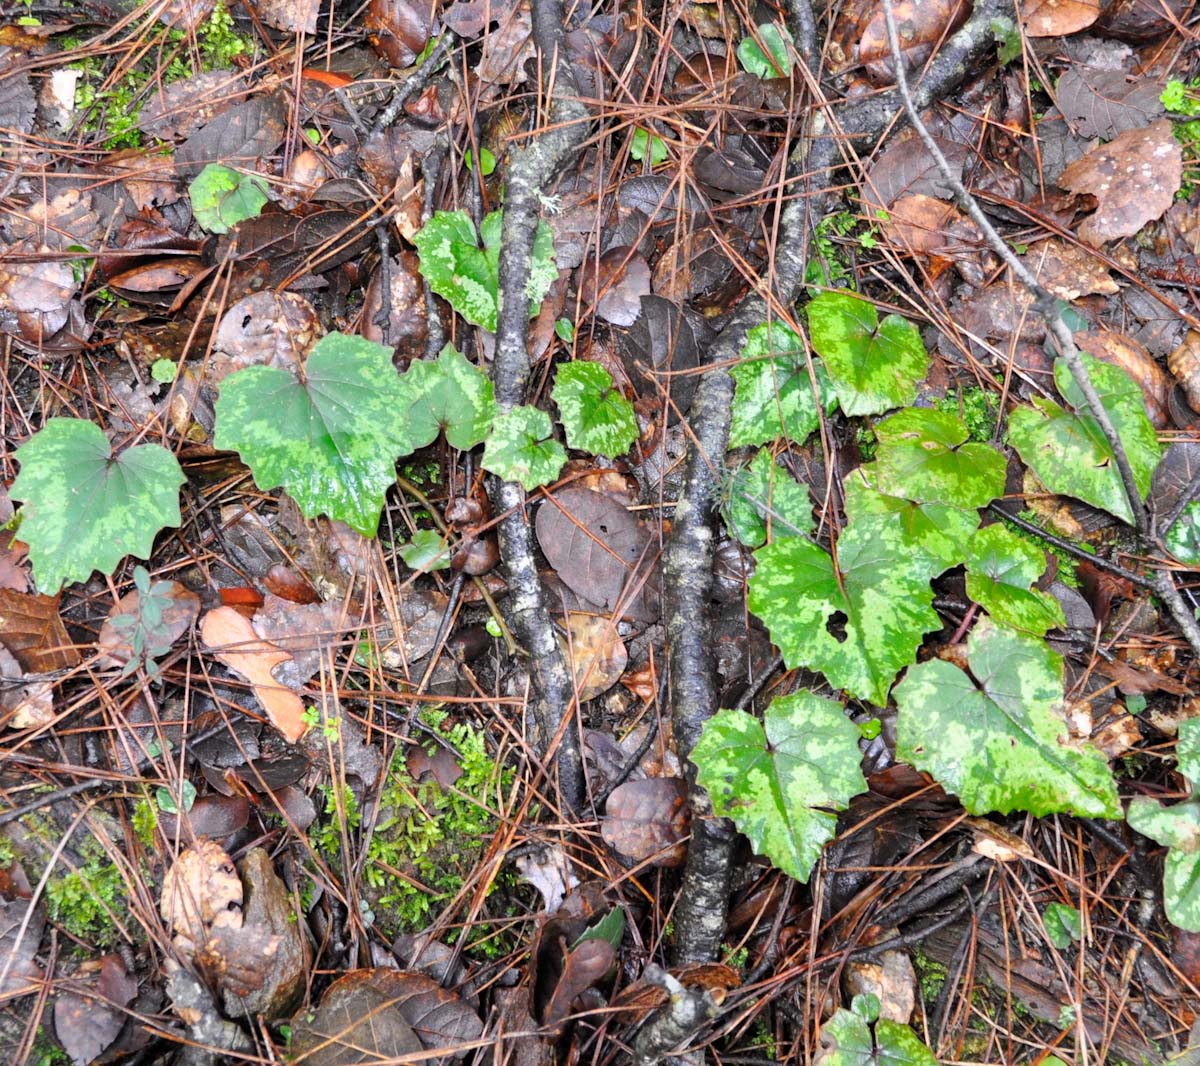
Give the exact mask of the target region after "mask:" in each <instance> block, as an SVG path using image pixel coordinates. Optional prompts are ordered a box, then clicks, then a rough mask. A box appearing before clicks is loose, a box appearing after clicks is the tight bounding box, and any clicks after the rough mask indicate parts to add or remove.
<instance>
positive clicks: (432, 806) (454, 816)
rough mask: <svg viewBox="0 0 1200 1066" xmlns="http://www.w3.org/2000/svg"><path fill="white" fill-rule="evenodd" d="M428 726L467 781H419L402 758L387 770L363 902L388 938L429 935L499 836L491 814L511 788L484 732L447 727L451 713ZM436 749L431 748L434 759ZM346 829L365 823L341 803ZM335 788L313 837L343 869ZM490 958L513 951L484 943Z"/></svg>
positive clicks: (350, 802) (346, 799)
mask: <svg viewBox="0 0 1200 1066" xmlns="http://www.w3.org/2000/svg"><path fill="white" fill-rule="evenodd" d="M422 719H423V720H424V721H425V722H426V724H427V725H428V726H429V727H430V728H431V729H432V730H433V732H434V733H435V734H436V735H437V736H438V737H439V738H440V739H441V740H442V741H444V742H445V743H446V744H447V745H449V747H451V748H452V749H453V750H454V751H455V752H456V754H457V758H458V763H459V765H460V767H461V768H462V775H461V776H460V777H459V778H458V780H457V781H456V782H455V783H454V784H453V786H451V787H449V788H442V787H441V785H439V784H438V783H437V782H436V781H432V780H430V781H422V782H417V781H414V780H413V778H412V777H411V775H410V774H409V773H408V768H407V762H406V758H405V754H404V753H403V752H400V753H398V754H397V755H396V758H395V759H394V760H393V762H392V765H391V768H390V769H389V771H388V777H387V782H386V784H385V786H384V789H383V792H382V794H381V796H380V800H379V809H380V815H379V818H378V821H377V823H376V825H375V830H374V832H373V833H372V835H371V841H370V843H369V844H368V846H367V855H366V860H365V862H364V863H363V892H362V894H363V897H364V899H366V901H367V902H368V904H369V906H370V907H371V910H372V913H373V916H374V920H375V922H376V923H377V924H378V925H379V927H380V928H381V930H383V931H384V932H385V933H386V934H387V935H389V936H395V935H398V934H400V933H408V932H414V931H417V930H420V929H423V928H425V926H427V925H428V924H429V922H430V920H431V919H432V918H433V916H434V915H435V914H436V913H437V912H438V910H440V909H441V907H442V906H444V905H445V904H446V902H448V901H449V900H450V899H452V898H453V897H454V896H455V895H456V894H457V893H458V892H459V890H460V889H461V888H462V887H463V884H464V881H465V879H466V877H467V876H469V875H470V873H471V871H472V870H473V869H474V866H475V864H476V862H477V860H478V858H479V855H480V853H481V852H482V851H483V849H484V847H485V846H486V844H487V842H488V840H489V839H490V838H491V835H492V834H493V833H494V832H495V829H496V820H495V818H494V817H493V815H492V814H491V810H492V809H493V808H494V806H495V801H496V797H497V796H498V795H500V794H502V793H503V791H504V790H506V789H507V788H508V787H509V786H510V785H511V783H512V771H511V770H508V769H505V768H503V767H500V766H497V764H496V762H495V759H494V758H493V757H492V755H491V754H490V753H489V752H488V750H487V746H486V744H485V742H484V736H483V734H482V733H481V732H479V731H477V730H474V729H472V728H471V727H470V726H467V725H453V726H447V725H446V714H445V713H444V712H441V711H426V712H424V713H423V714H422ZM436 745H437V742H436V741H434V740H432V739H431V740H430V741H428V742H427V750H428V751H429V753H430V754H433V753H434V749H435V747H436ZM342 806H343V810H344V812H345V821H346V830H347V832H351V831H353V830H355V829H357V828H358V827H359V825H360V824H361V821H362V815H361V812H360V811H359V809H358V803H357V801H356V800H355V799H354V796H353V794H352V793H351V792H350V791H349V789H347V790H346V792H345V793H344V794H343V796H342ZM336 812H337V803H336V801H335V795H334V792H333V789H332V788H330V789H327V790H326V802H325V813H326V818H325V819H324V820H323V822H322V824H321V825H319V826H316V827H314V828H313V829H312V830H311V831H310V834H309V839H310V842H311V843H312V845H313V848H314V850H316V851H317V852H318V853H319V854H321V855H322V856H323V857H324V858H325V859H326V861H329V862H331V863H332V864H333V865H334V866H335V867H336V866H338V857H339V856H340V854H341V850H342V848H341V840H342V834H341V828H340V826H339V825H338V822H337V817H336ZM481 947H482V950H483V951H484V953H485V954H493V953H500V952H501V951H503V950H506V948H505V947H504V946H503V945H502V944H500V943H499V942H498V941H493V940H487V941H485V942H484V943H483V944H481Z"/></svg>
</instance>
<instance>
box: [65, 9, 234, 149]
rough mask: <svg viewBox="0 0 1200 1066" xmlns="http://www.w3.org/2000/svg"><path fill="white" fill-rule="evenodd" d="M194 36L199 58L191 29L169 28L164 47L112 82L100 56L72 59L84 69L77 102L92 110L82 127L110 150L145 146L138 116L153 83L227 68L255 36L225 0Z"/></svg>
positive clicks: (72, 42)
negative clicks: (188, 31)
mask: <svg viewBox="0 0 1200 1066" xmlns="http://www.w3.org/2000/svg"><path fill="white" fill-rule="evenodd" d="M195 39H196V53H197V56H196V57H197V59H198V64H194V63H193V60H192V57H191V54H190V45H189V42H188V36H187V34H186V33H184V32H183V31H182V30H168V31H167V32H166V34H165V39H164V41H163V44H162V47H161V50H160V49H158V48H151V49H150V50H149V51H148V52H147V54H146V57H145V58H144V59H143V60H142V61H141V62H140V63H139V64H138V65H137V66H136V67H134V68H133V69H132V70H130V71H128V72H127V73H126V74H125V75H124V76H123V77H122V78H121V79H120V81H118V82H116V83H114V84H111V85H106V84H105V75H106V72H105V63H104V60H103V59H102V58H101V57H99V56H87V57H85V58H83V59H79V60H76V61H75V62H73V63H71V64H70V69H71V70H78V71H80V72H81V73H82V74H83V77H81V78H80V79H79V81H78V83H77V84H76V86H75V108H76V110H77V111H81V112H88V114H87V115H86V117H85V118H84V120H83V124H82V129H83V131H84V132H85V133H98V134H101V135H102V136H103V137H104V147H105V148H106V149H107V150H109V151H115V150H117V149H120V148H140V147H141V146H142V133H141V131H140V130H139V129H138V119H139V116H140V114H141V108H142V103H143V102H144V100H145V96H146V93H147V90H148V89H149V88H150V87H151V85H157V84H158V83H159V80H160V78H161V82H162V84H163V85H171V84H173V83H174V82H177V81H182V80H184V79H185V78H191V77H194V76H195V75H196V74H199V73H202V72H206V71H211V70H227V69H228V68H229V66H230V63H231V62H232V61H233V59H234V58H235V57H236V56H240V55H246V54H248V53H250V52H251V51H253V47H254V42H253V41H252V40H251V38H249V37H246V36H244V35H242V34H240V33H238V31H237V25H236V23H235V22H234V20H233V16H232V15H231V14H230V13H229V10H228V8H226V7H225V5H224V3H222V0H217V3H216V6H214V7H213V10H212V13H211V14H210V15H209V16H208V18H207V19H205V20H204V21H203V22H202V23H201V24H200V25H199V26H197V27H196V35H195ZM85 44H86V42H84V41H83V40H81V39H80V38H78V37H68V38H63V40H62V45H63V48H64V50H71V49H74V48H78V47H82V46H83V45H85ZM160 55H161V56H162V57H163V58H164V59H165V60H166V63H165V66H163V68H162V71H161V75H160V74H159V72H158V70H157V64H158V60H159V57H160Z"/></svg>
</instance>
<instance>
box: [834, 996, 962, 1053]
mask: <svg viewBox="0 0 1200 1066" xmlns="http://www.w3.org/2000/svg"><path fill="white" fill-rule="evenodd" d="M851 1008H852V1009H851V1010H846V1009H845V1008H843V1009H841V1010H839V1011H836V1012H834V1015H833V1017H832V1018H830V1019H829V1021H827V1022H826V1023H825V1024H824V1025H823V1026H822V1027H821V1053H820V1054H819V1055H818V1056H817V1058H816V1060H815V1066H938V1060H937V1059H936V1058H935V1057H934V1054H933V1052H932V1051H930V1050H929V1048H928V1047H926V1046H925V1045H924V1044H923V1043H921V1039H920V1038H919V1037H918V1036H917V1034H916V1033H914V1032H913V1031H912V1030H911V1029H910V1028H909V1027H908V1026H907V1025H901V1024H900V1023H899V1022H894V1021H891V1020H890V1019H888V1018H880V1017H879V998H878V997H877V996H875V995H859V996H855V997H854V1001H853V1002H852V1003H851ZM871 1023H874V1032H872V1025H871Z"/></svg>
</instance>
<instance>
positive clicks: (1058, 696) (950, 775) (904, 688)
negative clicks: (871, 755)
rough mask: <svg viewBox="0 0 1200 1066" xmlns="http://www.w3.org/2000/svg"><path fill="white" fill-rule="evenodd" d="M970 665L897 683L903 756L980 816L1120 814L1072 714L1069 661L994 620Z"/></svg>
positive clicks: (981, 629) (981, 632) (979, 629)
mask: <svg viewBox="0 0 1200 1066" xmlns="http://www.w3.org/2000/svg"><path fill="white" fill-rule="evenodd" d="M967 661H968V663H969V664H970V667H971V673H970V674H967V673H964V672H963V671H962V670H960V669H959V668H958V667H957V666H953V665H951V664H950V663H948V662H944V661H942V660H940V659H939V660H931V661H930V662H925V663H921V664H920V665H918V666H913V667H910V668H909V671H908V674H907V676H906V677H905V678H904V680H903V681H901V682H900V684H898V685H897V686H896V691H895V697H896V704H897V705H898V706H899V708H900V714H899V717H898V718H897V722H896V755H897V758H899V759H901V760H903V761H904V762H907V763H909V764H910V765H911V766H914V767H916V768H917V769H918V770H924V771H926V772H927V773H929V774H932V775H933V777H934V778H935V779H936V780H937V781H938V783H939V784H941V785H942V787H943V788H944V789H945V790H946V791H947V792H953V793H954V794H956V795H957V796H958V798H959V800H960V801H961V802H962V805H963V806H964V807H966V809H967V810H968V811H970V812H971V813H972V814H988V813H989V812H991V811H998V812H999V813H1001V814H1008V813H1009V812H1010V811H1015V810H1020V811H1029V812H1030V813H1031V814H1035V815H1041V814H1055V813H1059V812H1066V813H1070V814H1078V815H1081V816H1083V817H1089V818H1115V817H1117V816H1118V815H1119V813H1120V810H1121V805H1120V802H1119V800H1118V799H1117V789H1116V785H1115V784H1114V783H1113V778H1112V773H1111V772H1110V770H1109V768H1108V762H1107V760H1106V759H1105V758H1104V755H1103V754H1102V753H1101V752H1100V751H1099V750H1098V749H1097V748H1095V747H1093V746H1092V745H1091V744H1089V743H1087V742H1084V741H1080V740H1076V739H1074V738H1073V737H1072V736H1071V735H1070V729H1069V728H1068V726H1067V722H1066V719H1065V718H1064V717H1063V713H1062V704H1063V673H1062V657H1061V656H1059V655H1057V654H1056V653H1055V652H1053V651H1051V650H1050V648H1049V647H1047V645H1046V643H1045V642H1044V641H1042V640H1038V639H1036V638H1033V637H1027V636H1025V635H1023V634H1021V633H1016V632H1014V631H1013V630H1010V629H1005V628H1003V627H1001V626H997V625H995V624H994V623H993V622H991V621H990V620H989V619H986V618H985V619H981V620H980V621H979V622H978V623H977V624H976V626H975V628H974V629H973V630H972V632H971V635H970V637H969V638H968V640H967Z"/></svg>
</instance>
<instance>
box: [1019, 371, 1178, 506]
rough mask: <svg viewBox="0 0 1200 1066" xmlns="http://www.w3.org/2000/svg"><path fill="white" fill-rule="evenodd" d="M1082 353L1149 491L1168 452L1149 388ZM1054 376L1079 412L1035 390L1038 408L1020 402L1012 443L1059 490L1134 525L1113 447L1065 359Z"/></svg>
mask: <svg viewBox="0 0 1200 1066" xmlns="http://www.w3.org/2000/svg"><path fill="white" fill-rule="evenodd" d="M1081 358H1082V359H1083V362H1084V365H1085V366H1086V367H1087V370H1088V373H1089V375H1090V376H1091V379H1092V384H1093V385H1095V386H1096V391H1097V393H1099V395H1100V401H1101V403H1102V404H1103V405H1104V409H1105V411H1107V412H1108V416H1109V418H1110V419H1111V421H1112V423H1113V427H1114V428H1115V429H1116V431H1117V434H1118V436H1119V437H1120V438H1121V443H1122V444H1123V445H1124V447H1125V454H1126V456H1127V457H1128V459H1129V465H1130V467H1131V468H1132V469H1133V475H1134V481H1135V482H1136V483H1137V487H1138V490H1139V491H1140V492H1141V493H1142V495H1143V496H1144V495H1145V494H1146V493H1147V492H1148V491H1149V489H1150V479H1151V477H1152V476H1153V474H1154V468H1155V467H1156V466H1157V465H1158V460H1159V457H1160V454H1161V452H1160V448H1159V445H1158V439H1157V437H1156V436H1155V432H1154V427H1153V426H1152V425H1151V424H1150V420H1149V419H1148V418H1147V417H1146V411H1145V408H1144V407H1143V399H1142V390H1141V388H1140V387H1139V386H1138V385H1137V383H1136V382H1134V381H1133V380H1132V379H1131V378H1130V377H1129V375H1128V374H1126V373H1125V371H1123V370H1121V369H1120V368H1119V367H1115V366H1109V365H1108V364H1107V363H1102V362H1100V361H1099V360H1098V359H1093V358H1092V357H1091V356H1090V355H1087V354H1083V353H1081ZM1054 380H1055V383H1056V384H1057V385H1058V391H1059V392H1060V393H1061V394H1062V396H1063V397H1064V398H1065V399H1066V401H1067V403H1068V404H1069V405H1070V407H1072V408H1073V409H1074V412H1075V413H1074V414H1072V413H1071V411H1069V410H1067V409H1065V408H1063V407H1060V406H1059V405H1058V404H1056V403H1055V402H1054V401H1053V400H1047V399H1043V398H1042V397H1040V396H1038V397H1034V399H1033V406H1032V407H1021V408H1018V409H1017V410H1016V411H1014V412H1013V413H1012V415H1011V416H1010V417H1009V420H1008V441H1009V443H1010V444H1011V445H1012V446H1013V447H1014V448H1016V449H1017V451H1018V453H1020V456H1021V458H1022V459H1024V460H1025V462H1026V463H1027V464H1028V465H1029V467H1030V468H1031V469H1032V470H1033V472H1034V473H1035V474H1037V476H1038V477H1039V478H1041V480H1042V482H1043V483H1044V484H1045V485H1046V487H1047V488H1049V489H1050V490H1051V491H1052V492H1057V493H1061V494H1062V495H1064V496H1074V497H1075V498H1076V499H1078V500H1083V502H1084V503H1090V504H1091V505H1092V506H1093V507H1099V508H1101V509H1103V510H1105V511H1108V513H1109V514H1114V515H1116V516H1117V517H1118V518H1120V519H1122V520H1123V521H1125V522H1128V523H1129V524H1130V525H1132V524H1133V522H1134V517H1133V512H1132V511H1131V510H1130V507H1129V500H1128V498H1127V497H1126V495H1125V489H1124V487H1123V485H1122V484H1121V474H1120V471H1118V470H1117V463H1116V459H1115V458H1114V456H1113V451H1112V448H1111V446H1110V445H1109V443H1108V440H1107V439H1106V438H1105V436H1104V433H1103V431H1102V430H1101V429H1100V425H1099V423H1098V422H1097V421H1096V420H1095V418H1093V417H1092V415H1091V414H1089V413H1088V410H1087V405H1086V403H1084V400H1083V396H1082V394H1081V393H1080V392H1079V389H1078V387H1077V386H1076V384H1075V381H1074V379H1073V378H1072V377H1071V372H1070V370H1069V369H1068V367H1067V365H1066V363H1065V362H1064V361H1063V360H1061V359H1059V360H1057V361H1056V362H1055V364H1054Z"/></svg>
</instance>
